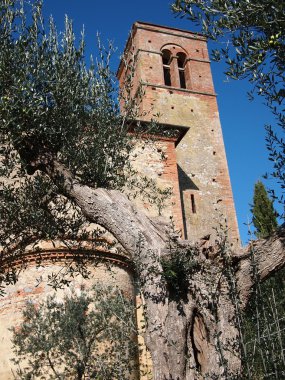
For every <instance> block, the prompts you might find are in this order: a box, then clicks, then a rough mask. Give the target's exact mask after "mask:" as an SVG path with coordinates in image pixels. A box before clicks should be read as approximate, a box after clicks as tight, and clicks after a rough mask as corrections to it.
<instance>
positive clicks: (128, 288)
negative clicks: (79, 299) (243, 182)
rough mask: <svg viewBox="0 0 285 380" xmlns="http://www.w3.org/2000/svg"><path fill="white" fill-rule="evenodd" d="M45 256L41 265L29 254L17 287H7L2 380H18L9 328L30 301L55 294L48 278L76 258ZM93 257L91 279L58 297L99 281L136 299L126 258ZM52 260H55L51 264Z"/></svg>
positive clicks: (1, 323)
mask: <svg viewBox="0 0 285 380" xmlns="http://www.w3.org/2000/svg"><path fill="white" fill-rule="evenodd" d="M42 254H43V257H44V259H45V260H44V261H45V262H44V263H42V265H40V266H39V265H37V264H36V262H35V260H33V257H32V255H31V254H29V258H28V264H27V268H26V269H25V270H23V271H22V272H21V274H20V276H19V279H18V281H17V283H16V284H15V285H8V286H7V287H6V289H5V296H4V297H2V298H0V352H1V356H0V380H10V379H11V380H12V379H14V377H13V373H12V370H13V365H12V363H11V361H10V359H11V358H12V357H13V352H12V344H11V336H12V334H11V332H10V331H9V328H11V327H12V326H17V325H19V324H20V322H21V315H22V310H23V308H24V307H25V304H26V303H27V302H28V301H30V300H32V301H33V302H35V303H36V302H38V301H41V300H44V299H46V297H47V296H48V295H51V294H52V293H54V292H55V290H53V288H52V287H51V286H50V285H49V284H48V282H49V281H48V278H49V276H51V275H52V274H54V273H58V272H59V271H61V270H64V265H65V264H66V263H68V258H69V259H71V258H72V256H71V255H70V252H69V253H67V252H66V251H62V250H61V251H56V250H55V251H54V252H52V251H48V252H42ZM92 255H93V256H94V259H93V263H92V258H90V260H89V262H88V264H87V269H88V271H90V276H89V278H88V279H84V278H83V277H82V276H81V275H78V276H76V277H75V278H71V279H70V280H71V282H70V285H69V287H65V289H63V290H57V291H56V297H58V298H59V299H61V298H63V296H64V294H66V293H67V294H68V293H70V292H71V289H73V290H75V291H77V292H80V290H81V289H89V288H91V287H92V285H93V284H94V282H96V281H99V282H100V284H106V285H112V284H114V285H117V286H118V287H119V288H120V289H122V291H123V292H124V294H128V295H129V296H131V297H134V286H133V280H132V274H131V272H130V270H129V269H128V266H127V264H126V262H125V257H124V256H120V255H116V254H114V255H112V254H111V253H109V254H108V253H106V252H105V253H104V254H102V252H97V253H96V252H92V254H91V256H92ZM67 256H68V258H67ZM52 257H53V261H51V258H52ZM61 258H62V259H63V258H64V261H63V260H61ZM98 258H99V263H98ZM95 264H96V265H95Z"/></svg>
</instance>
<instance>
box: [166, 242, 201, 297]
mask: <svg viewBox="0 0 285 380" xmlns="http://www.w3.org/2000/svg"><path fill="white" fill-rule="evenodd" d="M196 255H197V252H196V250H195V249H194V248H193V249H190V248H189V249H181V248H180V249H175V247H173V248H171V249H170V254H169V255H168V256H167V257H165V258H162V260H161V266H162V270H163V272H162V277H163V278H164V279H165V281H166V283H167V285H168V288H169V291H170V293H171V294H172V295H179V294H180V295H181V294H182V295H183V294H186V293H187V290H188V287H189V279H190V278H191V274H193V273H196V272H197V271H198V270H199V268H200V264H199V262H198V260H197V257H195V256H196Z"/></svg>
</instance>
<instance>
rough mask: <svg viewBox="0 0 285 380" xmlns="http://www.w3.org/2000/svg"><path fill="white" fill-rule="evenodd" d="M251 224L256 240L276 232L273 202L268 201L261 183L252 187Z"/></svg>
mask: <svg viewBox="0 0 285 380" xmlns="http://www.w3.org/2000/svg"><path fill="white" fill-rule="evenodd" d="M251 212H252V216H253V217H252V222H253V225H254V227H255V229H256V231H255V235H256V236H257V237H258V238H266V237H268V236H270V235H271V234H272V232H273V231H274V230H276V228H277V226H278V224H277V218H276V211H275V210H274V207H273V201H272V200H271V199H269V197H268V194H267V191H266V189H265V187H264V185H263V183H262V182H261V181H258V182H257V183H256V184H255V186H254V195H253V205H252V208H251Z"/></svg>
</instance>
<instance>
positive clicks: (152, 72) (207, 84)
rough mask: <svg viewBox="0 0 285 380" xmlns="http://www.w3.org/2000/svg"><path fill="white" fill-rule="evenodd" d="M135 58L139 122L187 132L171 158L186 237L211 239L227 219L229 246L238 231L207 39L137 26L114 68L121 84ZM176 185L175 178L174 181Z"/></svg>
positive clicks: (178, 31) (183, 31)
mask: <svg viewBox="0 0 285 380" xmlns="http://www.w3.org/2000/svg"><path fill="white" fill-rule="evenodd" d="M131 57H135V69H134V70H135V71H134V78H133V93H134V94H135V93H136V91H137V89H138V86H139V84H141V85H142V87H143V91H144V95H143V98H142V100H141V105H140V106H141V110H142V111H143V115H144V116H142V118H143V120H145V121H149V120H151V119H152V118H156V120H157V122H158V123H159V124H161V125H162V126H165V127H166V128H180V129H181V128H183V129H184V130H186V131H187V132H186V133H184V136H183V138H182V139H181V140H180V141H179V143H177V144H176V148H175V159H176V165H177V167H176V168H177V171H176V173H175V175H174V176H176V175H177V176H178V188H179V190H178V191H179V197H178V198H179V200H178V201H177V203H179V204H177V205H176V207H179V208H180V210H181V215H182V221H183V232H184V236H185V238H187V239H189V240H196V239H197V238H200V237H202V236H205V235H207V234H210V235H211V238H214V236H215V227H218V226H219V224H220V222H221V221H222V220H226V226H227V229H228V235H229V239H230V241H231V243H232V244H233V245H236V244H239V231H238V225H237V219H236V212H235V207H234V201H233V195H232V190H231V184H230V177H229V172H228V166H227V159H226V155H225V149H224V142H223V136H222V131H221V125H220V118H219V112H218V106H217V101H216V94H215V91H214V86H213V80H212V74H211V68H210V60H209V55H208V50H207V42H206V38H205V37H204V36H202V35H201V34H198V33H192V32H189V31H185V30H180V29H175V28H169V27H164V26H159V25H153V24H149V23H144V22H136V23H135V24H134V25H133V27H132V30H131V34H130V37H129V39H128V41H127V45H126V48H125V60H122V61H121V63H120V66H119V69H118V78H119V81H120V82H121V83H123V81H124V77H125V75H126V71H127V68H126V66H125V65H124V62H125V61H127V62H129V61H130V60H131ZM173 181H174V183H175V181H176V177H175V178H174V177H173Z"/></svg>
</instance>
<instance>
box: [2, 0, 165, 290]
mask: <svg viewBox="0 0 285 380" xmlns="http://www.w3.org/2000/svg"><path fill="white" fill-rule="evenodd" d="M42 6H43V4H42V1H41V0H39V1H31V2H26V1H21V0H2V1H0V45H1V51H0V215H1V222H0V223H1V224H0V247H1V250H2V253H3V255H1V256H0V283H1V282H2V281H3V282H7V283H10V282H11V281H12V279H14V278H15V276H14V275H13V274H12V273H8V272H5V273H6V274H5V273H4V272H1V269H2V268H4V265H6V264H5V263H6V262H7V258H9V257H10V259H11V260H12V259H13V257H12V256H13V255H16V254H17V255H19V254H21V253H23V251H24V249H25V247H26V246H27V245H29V244H31V243H33V242H34V243H37V242H38V241H39V240H55V239H59V240H61V241H67V240H68V239H69V240H70V239H76V240H84V239H86V237H88V238H89V239H92V238H93V240H95V238H96V237H97V235H98V234H97V231H95V232H94V233H93V234H92V233H91V232H90V228H89V227H90V226H89V225H88V221H87V220H86V218H85V217H84V216H83V215H82V213H81V210H80V209H79V208H78V207H77V206H76V204H75V202H74V201H73V200H72V199H70V198H69V199H67V198H66V197H65V196H64V195H63V194H62V193H63V191H61V190H62V189H61V183H60V180H58V181H57V183H56V184H55V183H53V182H52V181H51V180H50V178H48V176H47V175H46V174H45V165H46V166H48V165H50V166H52V163H53V161H54V160H57V161H59V162H60V163H61V164H63V165H64V166H65V167H66V168H67V169H68V170H69V171H70V172H71V173H72V175H73V176H74V177H75V178H76V180H78V181H79V182H80V183H81V184H82V185H88V186H91V187H93V188H96V187H104V188H108V189H119V190H126V188H128V189H134V191H133V192H132V194H135V196H137V195H142V196H144V197H145V198H147V199H148V200H149V201H150V202H151V203H153V204H157V206H158V210H159V212H160V210H161V208H162V207H163V203H164V201H165V200H166V199H167V198H168V197H169V194H170V189H161V190H158V189H157V186H156V184H155V183H154V181H151V180H147V179H146V178H142V176H139V174H138V172H137V171H136V170H135V169H134V168H133V167H132V159H133V157H134V156H133V149H134V147H135V144H134V140H135V139H136V141H140V143H141V145H143V144H144V143H145V141H146V140H147V139H146V134H147V133H146V132H149V130H150V129H153V128H155V123H149V124H150V125H149V126H142V125H140V124H137V123H136V122H135V119H136V118H137V117H138V106H139V103H140V91H138V96H137V97H136V98H133V97H132V96H131V93H132V76H133V70H134V67H130V68H129V70H128V75H127V76H126V78H125V83H124V86H123V88H122V89H121V90H120V89H119V88H118V83H117V78H116V75H115V73H113V72H112V70H111V68H110V63H111V59H112V55H113V52H114V49H113V47H112V44H111V43H109V45H108V47H107V48H105V47H104V46H103V45H102V44H101V42H100V40H98V51H97V58H96V59H95V60H93V59H92V57H91V60H90V62H91V63H90V65H88V64H87V61H88V60H87V59H86V57H85V43H84V33H82V36H81V39H80V40H79V41H77V40H76V38H75V35H74V33H73V29H72V22H71V21H70V20H69V19H68V18H67V17H66V19H65V29H64V31H63V32H62V33H58V32H57V30H56V26H55V24H54V21H53V19H52V18H50V19H49V23H48V25H46V23H45V22H44V20H43V15H42ZM120 102H121V103H123V104H124V112H123V113H122V112H120V107H119V104H120ZM130 128H131V133H130ZM142 136H144V139H142ZM59 194H60V195H59ZM4 254H5V257H4ZM2 260H3V261H5V260H6V261H5V262H3V263H2Z"/></svg>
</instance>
